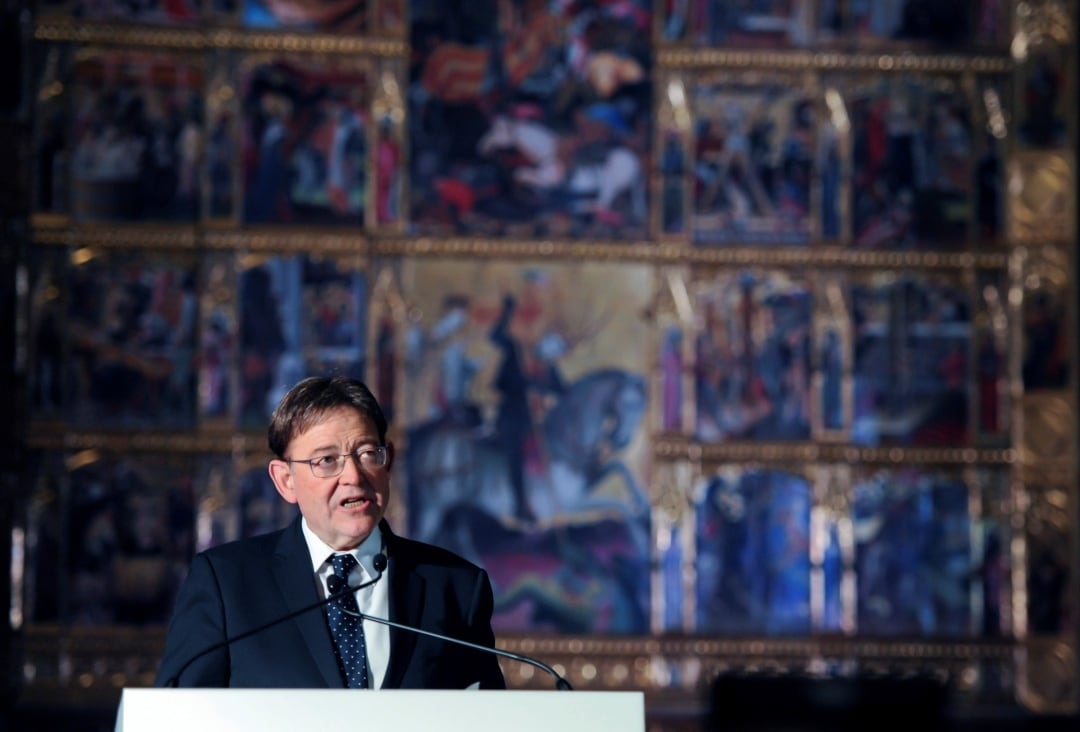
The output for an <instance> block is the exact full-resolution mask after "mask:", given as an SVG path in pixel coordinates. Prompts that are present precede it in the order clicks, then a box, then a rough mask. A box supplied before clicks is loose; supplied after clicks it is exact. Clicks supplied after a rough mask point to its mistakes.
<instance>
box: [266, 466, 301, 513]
mask: <svg viewBox="0 0 1080 732" xmlns="http://www.w3.org/2000/svg"><path fill="white" fill-rule="evenodd" d="M269 470H270V480H272V481H274V487H275V488H277V492H278V495H279V496H281V497H282V498H284V499H285V500H286V501H288V502H289V503H296V490H295V489H294V488H293V472H292V468H291V467H290V466H289V464H288V463H287V462H285V461H284V460H278V459H277V458H275V459H273V460H271V461H270V466H269Z"/></svg>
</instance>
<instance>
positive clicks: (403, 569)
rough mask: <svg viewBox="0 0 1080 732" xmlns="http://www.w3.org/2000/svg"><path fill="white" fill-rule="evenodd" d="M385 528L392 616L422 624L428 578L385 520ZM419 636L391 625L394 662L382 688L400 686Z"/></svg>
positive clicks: (387, 670) (383, 528)
mask: <svg viewBox="0 0 1080 732" xmlns="http://www.w3.org/2000/svg"><path fill="white" fill-rule="evenodd" d="M382 530H383V535H384V536H385V537H386V549H387V555H388V556H387V565H388V567H389V575H390V620H392V621H394V622H395V623H402V624H404V625H409V626H412V627H414V628H418V627H420V621H421V619H422V615H423V610H424V581H423V580H422V579H420V577H419V575H418V574H417V573H416V572H415V571H413V568H414V567H413V565H414V562H413V559H412V557H410V556H408V553H407V552H405V551H403V550H402V548H401V544H400V542H398V541H395V537H394V535H393V534H392V533H390V530H389V527H387V526H386V524H385V522H384V523H383V525H382ZM417 636H418V634H417V633H413V632H411V631H408V630H400V629H398V628H390V664H389V666H388V667H387V669H386V679H385V680H384V681H383V685H382V688H384V689H397V688H400V686H401V682H402V680H403V679H404V677H405V671H406V670H407V669H408V667H409V660H410V659H411V658H412V654H413V647H414V646H415V645H416V641H417Z"/></svg>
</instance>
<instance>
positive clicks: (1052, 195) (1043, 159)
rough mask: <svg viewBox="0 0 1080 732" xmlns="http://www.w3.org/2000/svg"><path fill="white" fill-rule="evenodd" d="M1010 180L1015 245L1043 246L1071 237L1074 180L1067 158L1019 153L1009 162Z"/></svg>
mask: <svg viewBox="0 0 1080 732" xmlns="http://www.w3.org/2000/svg"><path fill="white" fill-rule="evenodd" d="M1007 180H1008V183H1007V186H1006V188H1007V190H1008V204H1009V205H1008V212H1009V215H1008V220H1009V224H1008V228H1009V236H1010V238H1011V239H1012V241H1013V242H1014V243H1018V244H1027V243H1032V242H1038V243H1044V242H1045V240H1067V239H1068V238H1069V237H1071V236H1072V231H1073V217H1074V215H1075V208H1074V204H1075V192H1074V188H1073V185H1074V176H1073V171H1072V165H1071V164H1070V163H1069V161H1068V159H1067V158H1066V157H1065V155H1063V154H1061V153H1057V152H1030V153H1019V154H1017V155H1015V156H1014V157H1013V158H1012V159H1011V160H1010V161H1009V168H1008V174H1007Z"/></svg>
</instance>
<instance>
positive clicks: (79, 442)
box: [26, 424, 267, 455]
mask: <svg viewBox="0 0 1080 732" xmlns="http://www.w3.org/2000/svg"><path fill="white" fill-rule="evenodd" d="M26 444H27V446H28V447H31V448H35V449H39V450H80V451H81V450H98V451H101V452H115V453H134V452H161V453H227V454H234V455H235V454H262V453H266V452H267V446H266V436H265V435H263V434H245V433H234V432H232V431H226V430H222V431H213V430H207V431H205V432H196V433H189V432H183V433H181V432H176V433H168V432H119V431H118V432H101V431H97V432H75V431H65V430H64V429H63V427H62V426H57V425H43V424H32V425H31V427H30V434H29V435H28V436H27V440H26Z"/></svg>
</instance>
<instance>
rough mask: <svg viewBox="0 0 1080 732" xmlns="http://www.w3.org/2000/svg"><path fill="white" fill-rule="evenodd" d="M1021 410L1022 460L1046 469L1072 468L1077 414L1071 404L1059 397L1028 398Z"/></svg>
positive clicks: (1031, 396)
mask: <svg viewBox="0 0 1080 732" xmlns="http://www.w3.org/2000/svg"><path fill="white" fill-rule="evenodd" d="M1022 410H1023V420H1024V422H1023V424H1024V428H1023V437H1022V438H1021V444H1020V461H1021V462H1022V463H1023V464H1024V465H1034V466H1041V467H1044V468H1045V467H1046V466H1048V465H1053V464H1059V465H1062V466H1069V465H1071V464H1072V460H1073V450H1074V447H1075V441H1076V434H1075V426H1076V415H1075V412H1074V411H1073V409H1072V406H1071V404H1070V401H1069V400H1068V399H1066V398H1065V397H1064V396H1060V395H1057V394H1047V395H1028V396H1026V397H1025V398H1024V402H1023V406H1022Z"/></svg>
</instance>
